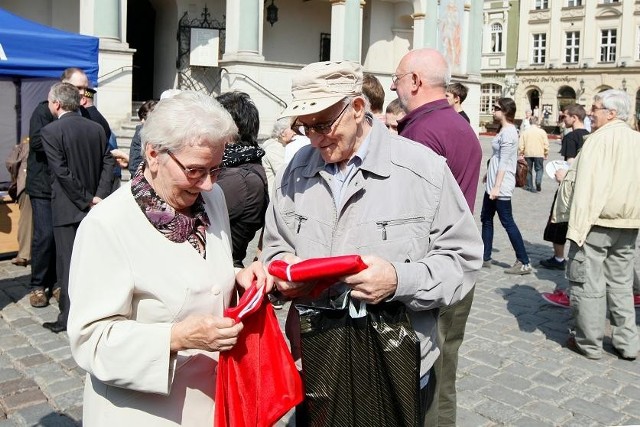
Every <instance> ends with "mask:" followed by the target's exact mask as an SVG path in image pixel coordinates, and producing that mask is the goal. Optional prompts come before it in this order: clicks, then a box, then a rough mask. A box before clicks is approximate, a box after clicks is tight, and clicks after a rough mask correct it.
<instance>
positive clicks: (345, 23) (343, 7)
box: [330, 0, 364, 62]
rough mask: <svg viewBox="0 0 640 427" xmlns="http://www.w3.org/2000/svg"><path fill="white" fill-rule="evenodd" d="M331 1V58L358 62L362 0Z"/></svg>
mask: <svg viewBox="0 0 640 427" xmlns="http://www.w3.org/2000/svg"><path fill="white" fill-rule="evenodd" d="M330 1H331V60H332V61H340V60H343V59H344V60H349V61H355V62H360V60H361V52H362V7H363V6H364V0H362V1H361V0H330Z"/></svg>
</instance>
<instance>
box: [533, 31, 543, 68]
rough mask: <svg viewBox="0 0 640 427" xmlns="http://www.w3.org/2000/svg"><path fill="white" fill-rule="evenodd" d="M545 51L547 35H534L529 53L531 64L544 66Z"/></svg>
mask: <svg viewBox="0 0 640 427" xmlns="http://www.w3.org/2000/svg"><path fill="white" fill-rule="evenodd" d="M546 50H547V35H546V34H534V35H533V49H532V51H531V58H532V60H531V63H532V64H544V61H545V53H546Z"/></svg>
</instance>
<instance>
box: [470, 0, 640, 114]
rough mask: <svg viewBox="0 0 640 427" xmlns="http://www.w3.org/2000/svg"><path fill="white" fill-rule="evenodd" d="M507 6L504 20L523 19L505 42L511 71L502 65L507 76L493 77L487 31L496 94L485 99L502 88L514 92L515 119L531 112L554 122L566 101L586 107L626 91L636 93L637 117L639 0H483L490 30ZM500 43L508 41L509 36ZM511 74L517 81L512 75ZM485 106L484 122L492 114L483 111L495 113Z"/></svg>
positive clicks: (486, 66)
mask: <svg viewBox="0 0 640 427" xmlns="http://www.w3.org/2000/svg"><path fill="white" fill-rule="evenodd" d="M516 6H519V10H517V11H516ZM501 8H502V9H501ZM508 8H509V12H504V13H503V16H505V17H506V18H505V19H506V23H504V24H503V25H506V26H509V25H510V24H511V21H512V20H513V19H518V21H519V25H518V27H519V31H518V32H517V34H518V36H517V38H516V39H515V40H514V42H515V41H516V40H517V46H515V47H514V46H513V45H512V44H509V43H507V45H506V49H507V51H506V54H505V56H504V59H505V61H506V62H505V64H506V68H500V70H501V71H502V70H504V73H503V75H504V77H502V76H498V77H494V76H495V74H496V73H495V70H494V69H493V68H494V67H492V66H491V65H490V63H489V61H495V58H494V57H493V54H492V53H491V52H490V49H491V48H492V46H493V45H492V44H491V38H488V36H487V34H485V38H484V45H483V46H484V48H483V82H482V92H483V95H484V94H485V93H489V94H490V96H487V99H488V98H491V97H495V96H497V94H499V93H503V94H504V96H511V97H513V98H514V100H515V101H516V103H517V107H518V110H517V114H516V118H522V117H523V116H524V113H525V111H526V110H527V109H530V110H532V112H534V113H537V114H538V116H539V118H540V119H541V120H542V122H543V123H545V124H547V125H549V126H553V125H554V124H556V123H557V121H558V117H559V114H560V113H561V112H562V109H563V107H564V106H566V105H568V104H571V103H574V102H576V103H579V104H582V105H585V106H586V107H587V110H588V109H589V107H590V106H591V101H592V99H593V96H594V95H595V94H597V93H599V92H602V91H603V90H607V89H622V90H625V91H627V92H628V93H629V95H630V96H631V97H632V100H633V102H634V109H635V117H636V119H637V118H638V114H639V113H640V106H639V105H640V101H639V100H640V96H639V95H640V94H639V92H638V87H639V85H640V74H639V73H640V2H637V1H635V0H618V1H616V0H558V1H551V0H521V1H520V3H519V5H517V3H516V2H507V1H505V2H496V1H493V2H492V1H485V33H486V32H487V31H491V25H492V23H493V22H499V20H498V19H497V18H496V19H494V20H493V21H492V20H491V19H490V17H491V16H494V17H495V16H496V13H498V12H500V10H503V9H508ZM488 26H489V27H488ZM509 37H511V34H509ZM502 43H503V46H504V40H503V42H502ZM512 48H513V51H510V49H512ZM513 54H515V55H516V61H515V67H514V69H513V70H512V68H511V67H512V66H513V64H512V63H510V62H509V58H510V57H512V56H510V55H513ZM511 71H514V73H513V75H514V76H515V77H513V78H509V73H510V72H511ZM501 77H502V85H499V84H498V83H499V81H500V78H501ZM496 80H497V81H496ZM491 84H494V85H497V87H496V86H493V87H492V86H490V85H491ZM507 88H509V89H508V90H506V89H507ZM482 105H486V101H485V103H484V104H482V103H481V110H480V112H481V121H482V120H483V118H487V117H488V116H487V115H486V114H483V113H488V112H489V111H488V110H486V109H484V110H483V107H482ZM489 105H490V104H489Z"/></svg>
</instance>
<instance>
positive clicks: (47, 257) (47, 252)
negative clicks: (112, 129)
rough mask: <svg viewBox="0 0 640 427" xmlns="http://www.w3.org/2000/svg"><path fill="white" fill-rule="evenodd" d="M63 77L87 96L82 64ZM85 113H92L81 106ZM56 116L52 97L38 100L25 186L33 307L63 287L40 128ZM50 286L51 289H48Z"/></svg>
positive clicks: (30, 126)
mask: <svg viewBox="0 0 640 427" xmlns="http://www.w3.org/2000/svg"><path fill="white" fill-rule="evenodd" d="M60 81H62V82H65V83H70V84H72V85H73V86H74V87H75V88H76V89H77V90H78V91H79V92H80V95H82V96H83V98H82V100H81V103H82V102H83V101H84V93H85V90H86V89H87V88H88V87H89V79H88V78H87V75H86V74H85V72H84V71H82V70H81V69H80V68H75V67H73V68H67V69H66V70H64V72H63V73H62V75H61V76H60ZM80 111H81V113H82V115H83V116H84V117H87V118H90V116H89V113H88V112H87V110H85V109H84V108H82V107H80ZM55 119H56V118H55V117H54V116H53V114H51V111H50V110H49V103H48V101H43V102H41V103H40V104H38V105H37V106H36V108H35V110H34V111H33V113H32V115H31V120H30V122H29V139H30V141H29V157H28V159H27V181H26V186H25V190H26V192H27V194H29V198H30V199H31V207H32V211H33V240H32V242H31V282H30V283H29V286H30V287H31V293H30V295H29V302H30V303H31V305H32V306H33V307H46V306H47V305H49V298H50V297H51V294H53V296H54V297H55V298H56V300H59V298H60V292H59V291H60V288H57V287H56V288H55V289H54V286H55V285H56V267H55V262H56V250H55V243H54V236H53V224H52V222H51V221H52V216H51V183H50V182H49V166H48V163H47V156H46V154H45V152H44V147H43V145H42V137H41V135H40V131H41V130H42V128H43V127H45V126H46V125H48V124H49V123H51V122H53V121H54V120H55ZM47 290H48V292H47Z"/></svg>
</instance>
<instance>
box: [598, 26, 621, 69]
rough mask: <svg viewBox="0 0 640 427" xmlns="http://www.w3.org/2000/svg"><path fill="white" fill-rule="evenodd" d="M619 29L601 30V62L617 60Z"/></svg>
mask: <svg viewBox="0 0 640 427" xmlns="http://www.w3.org/2000/svg"><path fill="white" fill-rule="evenodd" d="M617 33H618V30H616V29H609V30H602V31H601V32H600V62H616V36H617Z"/></svg>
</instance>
